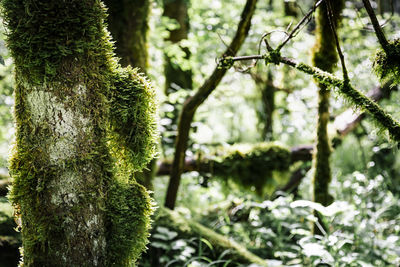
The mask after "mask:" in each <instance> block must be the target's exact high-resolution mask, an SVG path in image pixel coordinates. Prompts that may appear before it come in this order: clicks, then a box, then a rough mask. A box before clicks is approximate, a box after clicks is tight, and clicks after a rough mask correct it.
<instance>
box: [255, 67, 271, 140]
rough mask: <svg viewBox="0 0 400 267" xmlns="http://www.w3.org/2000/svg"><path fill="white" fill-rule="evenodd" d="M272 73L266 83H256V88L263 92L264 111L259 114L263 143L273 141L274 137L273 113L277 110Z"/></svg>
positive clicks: (269, 71) (268, 75) (269, 72)
mask: <svg viewBox="0 0 400 267" xmlns="http://www.w3.org/2000/svg"><path fill="white" fill-rule="evenodd" d="M272 79H273V78H272V71H271V70H270V69H268V72H267V80H266V81H264V80H263V81H256V87H257V88H258V89H259V90H260V92H261V103H262V110H261V112H258V117H259V121H260V123H261V125H262V130H261V134H262V136H261V139H262V141H272V140H274V137H273V113H274V110H275V90H276V88H275V87H274V85H273V80H272Z"/></svg>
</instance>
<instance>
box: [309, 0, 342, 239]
mask: <svg viewBox="0 0 400 267" xmlns="http://www.w3.org/2000/svg"><path fill="white" fill-rule="evenodd" d="M327 1H330V6H332V9H333V10H332V17H333V18H331V20H330V19H329V17H328V8H327V5H326V4H325V3H323V4H322V5H321V6H320V7H319V8H318V10H317V15H316V24H317V25H316V30H315V35H316V44H315V46H314V49H313V55H312V59H313V63H314V66H316V67H318V68H320V69H321V70H324V71H327V72H332V71H333V69H334V67H335V65H336V63H337V60H338V55H337V52H336V43H335V39H334V38H335V37H334V33H333V31H332V29H331V26H332V25H331V24H330V23H332V24H333V26H334V28H337V27H338V24H339V20H340V13H341V10H342V8H343V1H342V0H327ZM318 87H319V90H318V125H317V145H316V152H315V155H314V157H315V158H314V167H315V172H314V177H313V185H314V189H313V190H314V191H313V201H315V202H318V203H321V204H322V205H324V206H327V205H329V204H331V203H332V202H333V197H332V196H331V195H330V194H329V183H330V181H331V166H330V154H331V146H330V140H329V136H328V129H327V126H328V122H329V98H330V90H329V88H328V87H327V86H326V85H324V84H321V83H318ZM314 232H316V233H320V231H319V230H318V228H317V227H314Z"/></svg>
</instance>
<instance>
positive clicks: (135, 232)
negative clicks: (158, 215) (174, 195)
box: [107, 182, 154, 266]
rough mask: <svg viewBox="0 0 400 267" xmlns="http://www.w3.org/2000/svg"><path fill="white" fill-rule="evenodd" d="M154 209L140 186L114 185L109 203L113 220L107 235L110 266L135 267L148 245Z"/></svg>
mask: <svg viewBox="0 0 400 267" xmlns="http://www.w3.org/2000/svg"><path fill="white" fill-rule="evenodd" d="M153 207H154V205H153V203H152V201H151V199H150V197H149V195H148V194H147V192H146V190H145V188H144V187H143V186H141V185H139V184H138V183H136V182H128V183H125V182H115V183H114V184H113V185H111V187H110V188H109V192H108V202H107V211H108V212H109V213H110V215H109V216H110V219H111V220H110V225H109V227H110V229H108V231H107V234H108V240H109V242H107V253H108V259H109V265H107V266H134V264H135V262H136V260H137V259H138V258H139V256H140V254H141V252H142V250H143V247H142V246H143V244H147V238H148V232H149V229H150V215H151V214H152V213H153ZM138 244H140V245H138Z"/></svg>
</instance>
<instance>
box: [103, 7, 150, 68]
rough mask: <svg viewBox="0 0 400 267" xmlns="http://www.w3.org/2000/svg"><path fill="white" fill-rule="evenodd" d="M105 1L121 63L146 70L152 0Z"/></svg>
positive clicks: (110, 28) (109, 25)
mask: <svg viewBox="0 0 400 267" xmlns="http://www.w3.org/2000/svg"><path fill="white" fill-rule="evenodd" d="M104 3H105V4H106V6H107V8H108V18H107V22H108V29H109V31H110V32H111V35H112V37H113V39H114V40H115V46H116V49H115V52H116V54H117V56H118V57H120V58H121V60H120V62H121V65H123V66H128V65H131V66H132V67H138V68H140V70H141V71H142V72H146V69H147V66H148V49H147V47H148V44H147V39H148V37H147V36H148V29H149V25H148V21H149V13H150V6H151V0H104Z"/></svg>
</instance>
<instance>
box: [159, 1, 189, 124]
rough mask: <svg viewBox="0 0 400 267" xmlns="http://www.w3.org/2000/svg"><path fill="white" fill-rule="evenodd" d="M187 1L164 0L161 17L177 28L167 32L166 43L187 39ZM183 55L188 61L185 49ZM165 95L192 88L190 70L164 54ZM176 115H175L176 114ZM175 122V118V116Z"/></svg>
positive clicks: (187, 52)
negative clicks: (171, 21)
mask: <svg viewBox="0 0 400 267" xmlns="http://www.w3.org/2000/svg"><path fill="white" fill-rule="evenodd" d="M188 4H189V1H188V0H164V14H163V16H165V17H168V18H170V19H172V20H175V21H176V22H177V23H178V28H177V29H175V30H171V31H169V37H168V38H167V41H170V42H171V43H172V44H177V43H179V42H181V41H182V40H185V39H187V38H188V34H189V26H190V25H189V16H188ZM181 49H182V50H183V52H184V53H185V55H186V56H185V59H189V57H190V52H189V50H188V49H187V48H184V47H181ZM164 72H165V93H166V95H169V94H170V93H173V92H175V91H177V90H179V89H186V90H191V89H192V88H193V84H192V83H193V82H192V71H191V70H190V69H187V70H186V69H182V67H181V66H180V65H179V64H177V63H175V62H174V58H171V57H170V56H169V55H167V54H165V66H164ZM176 115H177V114H176ZM175 122H176V116H175Z"/></svg>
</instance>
